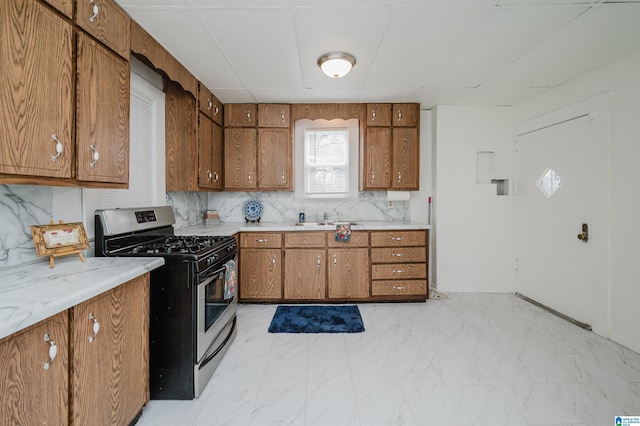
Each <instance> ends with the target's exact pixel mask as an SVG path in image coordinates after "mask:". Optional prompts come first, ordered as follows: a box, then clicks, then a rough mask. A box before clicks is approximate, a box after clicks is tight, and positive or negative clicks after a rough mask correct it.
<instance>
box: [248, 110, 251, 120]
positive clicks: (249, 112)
mask: <svg viewBox="0 0 640 426" xmlns="http://www.w3.org/2000/svg"><path fill="white" fill-rule="evenodd" d="M247 121H248V122H251V111H249V110H247Z"/></svg>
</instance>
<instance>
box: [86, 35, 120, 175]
mask: <svg viewBox="0 0 640 426" xmlns="http://www.w3.org/2000/svg"><path fill="white" fill-rule="evenodd" d="M77 61H78V64H77V87H76V92H77V96H76V99H77V100H76V147H77V150H78V151H77V157H78V166H77V167H78V176H77V178H78V180H81V181H94V182H111V183H122V184H127V183H128V181H129V79H130V74H129V62H127V61H125V60H124V59H122V58H120V57H119V56H116V55H114V54H113V53H111V52H110V51H109V50H108V49H106V48H104V47H103V46H101V45H100V44H99V43H96V42H95V41H93V40H91V39H90V38H89V37H88V36H86V35H85V34H82V33H80V34H78V60H77Z"/></svg>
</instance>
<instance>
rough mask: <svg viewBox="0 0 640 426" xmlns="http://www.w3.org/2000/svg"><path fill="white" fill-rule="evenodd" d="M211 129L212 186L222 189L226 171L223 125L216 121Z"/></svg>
mask: <svg viewBox="0 0 640 426" xmlns="http://www.w3.org/2000/svg"><path fill="white" fill-rule="evenodd" d="M211 130H212V132H211V171H212V173H213V179H212V181H211V188H212V189H222V176H223V173H224V171H223V169H222V166H223V164H222V160H223V145H224V138H223V133H222V127H220V126H219V125H217V124H215V123H214V124H213V126H212V129H211Z"/></svg>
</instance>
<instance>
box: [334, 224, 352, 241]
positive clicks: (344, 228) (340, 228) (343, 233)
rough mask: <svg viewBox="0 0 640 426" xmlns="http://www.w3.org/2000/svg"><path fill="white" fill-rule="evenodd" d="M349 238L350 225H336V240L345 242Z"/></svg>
mask: <svg viewBox="0 0 640 426" xmlns="http://www.w3.org/2000/svg"><path fill="white" fill-rule="evenodd" d="M350 239H351V225H350V224H348V223H343V224H340V225H336V241H339V242H342V243H346V242H349V240H350Z"/></svg>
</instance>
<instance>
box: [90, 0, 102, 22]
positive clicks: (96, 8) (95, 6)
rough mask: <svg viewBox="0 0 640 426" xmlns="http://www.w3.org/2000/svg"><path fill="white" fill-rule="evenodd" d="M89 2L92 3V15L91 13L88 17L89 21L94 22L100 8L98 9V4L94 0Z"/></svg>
mask: <svg viewBox="0 0 640 426" xmlns="http://www.w3.org/2000/svg"><path fill="white" fill-rule="evenodd" d="M89 3H91V4H92V5H93V9H92V11H93V15H91V17H90V18H89V22H95V20H96V18H97V17H98V13H100V9H98V5H97V4H96V3H95V0H89Z"/></svg>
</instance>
